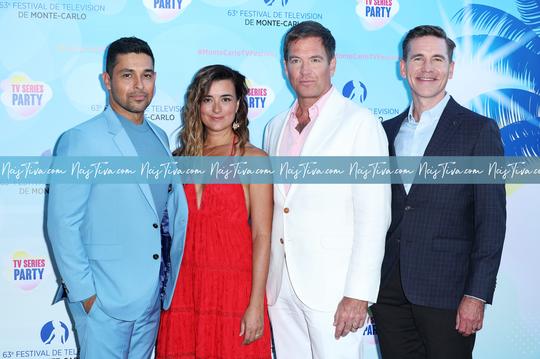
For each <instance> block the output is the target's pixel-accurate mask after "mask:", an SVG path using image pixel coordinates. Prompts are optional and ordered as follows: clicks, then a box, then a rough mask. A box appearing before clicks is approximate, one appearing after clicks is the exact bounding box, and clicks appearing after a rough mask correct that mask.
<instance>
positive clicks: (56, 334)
mask: <svg viewBox="0 0 540 359" xmlns="http://www.w3.org/2000/svg"><path fill="white" fill-rule="evenodd" d="M40 336H41V341H42V342H43V343H44V344H65V343H66V342H67V340H68V338H69V329H68V327H67V325H66V324H64V322H61V321H59V320H51V321H50V322H47V323H45V325H44V326H43V327H42V328H41V333H40Z"/></svg>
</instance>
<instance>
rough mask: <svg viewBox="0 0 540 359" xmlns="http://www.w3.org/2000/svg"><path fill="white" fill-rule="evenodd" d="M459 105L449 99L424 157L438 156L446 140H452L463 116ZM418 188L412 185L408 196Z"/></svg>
mask: <svg viewBox="0 0 540 359" xmlns="http://www.w3.org/2000/svg"><path fill="white" fill-rule="evenodd" d="M460 112H461V111H460V106H459V104H458V103H457V102H456V101H455V100H454V99H453V98H452V97H450V100H448V103H447V104H446V107H445V108H444V111H443V113H442V114H441V118H440V119H439V122H438V123H437V126H436V127H435V131H434V132H433V135H432V136H431V139H430V140H429V142H428V145H427V147H426V150H425V151H424V156H440V155H441V150H442V149H444V148H445V147H446V144H447V143H448V140H449V139H450V138H452V136H453V135H454V133H455V132H456V130H457V129H458V127H459V125H460V123H461V121H462V120H463V116H460V115H459V113H460ZM417 187H418V186H417V185H416V184H414V183H413V185H412V186H411V189H410V190H409V196H411V194H412V193H413V192H414V191H415V190H416V188H417Z"/></svg>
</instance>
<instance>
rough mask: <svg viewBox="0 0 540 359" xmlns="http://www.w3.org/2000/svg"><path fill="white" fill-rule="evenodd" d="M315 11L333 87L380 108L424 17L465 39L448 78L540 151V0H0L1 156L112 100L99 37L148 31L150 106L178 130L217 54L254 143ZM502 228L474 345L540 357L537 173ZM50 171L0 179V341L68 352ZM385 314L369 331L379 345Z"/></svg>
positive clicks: (21, 351)
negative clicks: (58, 297)
mask: <svg viewBox="0 0 540 359" xmlns="http://www.w3.org/2000/svg"><path fill="white" fill-rule="evenodd" d="M308 19H311V20H316V21H319V22H321V23H323V24H324V25H325V26H327V27H328V28H330V29H331V30H332V33H333V34H334V36H335V37H336V40H337V54H336V56H337V71H336V74H335V76H334V80H333V81H334V84H335V86H336V87H337V88H338V90H339V91H342V93H343V94H344V95H346V96H348V97H349V98H351V99H352V100H354V101H357V102H359V103H361V104H362V105H363V106H365V107H367V108H369V109H370V110H371V111H372V112H373V113H374V114H375V116H377V117H378V118H380V119H381V120H386V119H388V118H391V117H393V116H395V115H397V114H398V113H400V112H401V111H403V110H404V109H405V108H406V107H407V105H408V103H409V98H408V95H407V91H406V87H405V83H404V82H403V81H402V79H401V78H400V77H399V72H398V56H399V44H400V41H401V39H402V37H403V35H404V33H405V32H406V31H407V30H408V29H410V28H412V27H414V26H416V25H420V24H426V23H430V24H436V25H440V26H442V27H443V28H445V29H446V30H447V32H448V33H449V35H450V36H451V37H452V38H454V39H455V40H456V42H457V43H458V48H457V51H456V53H455V61H456V67H455V72H454V79H452V80H450V82H449V86H448V90H449V92H450V93H451V95H453V96H454V97H455V98H456V99H457V100H458V101H459V102H461V103H462V104H463V105H466V106H468V107H469V108H472V109H473V110H475V111H477V112H480V113H482V114H485V115H488V116H490V117H492V118H494V119H496V120H497V122H498V124H499V127H500V128H501V133H502V136H503V141H504V144H505V150H506V153H507V155H518V154H519V155H525V156H538V155H539V153H540V128H539V124H540V122H539V116H540V62H539V59H540V57H539V55H540V1H539V0H511V1H503V0H472V1H443V0H439V1H437V0H434V1H423V0H407V1H405V0H401V1H399V0H358V1H354V0H343V1H333V2H330V1H322V0H249V1H248V0H197V1H192V0H130V1H129V2H128V1H127V0H111V1H107V0H71V1H68V0H58V1H51V0H36V1H30V0H27V1H11V0H10V1H0V33H1V34H2V35H1V37H0V49H1V50H0V51H1V55H0V100H1V104H0V155H1V156H11V155H28V156H40V155H43V156H49V155H50V153H51V149H52V147H53V145H54V143H55V141H56V139H57V137H58V136H59V134H60V133H62V132H63V131H65V130H66V129H68V128H70V127H72V126H74V125H76V124H78V123H80V122H82V121H84V120H86V119H88V118H90V117H92V116H94V115H95V114H97V113H99V112H100V111H102V110H103V107H104V104H105V91H104V89H103V86H102V84H101V82H100V73H101V72H102V70H103V51H104V49H105V47H106V46H107V45H108V44H109V43H110V42H111V41H113V40H115V39H117V38H119V37H122V36H131V35H134V36H138V37H141V38H143V39H145V40H147V41H148V42H149V44H150V45H151V47H152V49H153V51H154V54H155V56H156V71H157V73H158V77H157V91H156V95H155V97H154V100H153V102H152V104H151V105H150V107H149V108H148V111H147V116H148V117H149V118H150V119H151V120H152V121H154V122H155V123H156V124H157V125H159V126H160V127H162V128H163V129H164V130H165V131H167V132H168V133H169V134H170V135H171V144H174V143H175V140H174V131H175V130H176V129H177V128H178V127H179V126H180V118H179V110H180V107H181V106H182V104H183V96H184V92H185V89H186V87H187V85H188V84H189V82H190V80H191V77H192V76H193V74H194V73H195V71H196V70H198V69H199V68H200V67H202V66H204V65H208V64H214V63H223V64H226V65H229V66H232V67H234V68H236V69H238V70H240V71H241V72H242V73H244V74H245V75H246V77H247V78H248V80H249V87H250V96H249V105H250V120H251V125H250V130H251V135H252V136H251V139H252V142H253V143H254V144H256V145H260V143H261V139H262V131H263V128H264V126H265V124H266V123H267V121H268V120H269V119H270V118H271V117H272V116H273V115H275V114H277V113H278V112H280V111H282V110H284V109H285V108H287V107H288V106H290V104H291V103H292V101H293V94H292V93H291V91H290V88H289V87H288V85H287V83H286V81H285V79H284V73H283V67H282V61H281V56H280V50H281V46H280V42H281V39H282V36H283V34H284V33H285V32H286V30H287V29H288V28H289V27H290V26H292V25H294V24H296V23H297V22H300V21H303V20H308ZM507 189H508V230H507V237H506V244H505V248H504V253H503V259H502V264H501V269H500V272H499V279H498V286H497V290H496V293H495V300H494V305H493V306H490V307H488V308H487V309H486V319H485V321H486V323H485V327H484V329H483V330H482V331H481V333H480V334H479V336H478V339H477V344H476V348H475V356H476V357H478V358H506V357H512V358H539V357H540V310H539V309H538V305H537V303H539V302H540V290H539V289H538V286H537V285H535V284H534V283H537V282H536V280H537V279H535V278H536V276H537V275H538V274H539V273H540V264H539V263H540V261H538V260H537V258H536V256H537V253H540V244H539V243H540V242H539V241H538V237H539V233H540V221H538V220H535V219H534V218H535V215H534V213H535V210H536V208H537V203H538V202H539V200H540V186H538V185H511V186H508V188H507ZM43 198H44V186H43V185H34V186H33V185H8V186H0V268H1V269H0V270H1V272H2V275H1V277H2V278H0V297H1V298H2V305H1V306H0V318H1V319H2V322H1V327H0V356H1V357H3V358H21V357H28V358H74V357H75V356H76V349H75V342H74V338H73V332H72V328H71V324H70V321H69V318H68V316H67V314H66V311H65V307H64V306H63V305H62V304H57V305H55V306H52V305H51V301H52V297H53V294H54V292H55V289H56V278H55V275H54V272H53V269H52V265H51V260H50V257H49V253H48V250H47V247H46V244H45V241H44V239H43ZM375 333H376V325H375V324H374V323H371V324H370V325H369V326H368V327H367V329H366V331H365V332H364V335H365V337H366V343H367V344H366V346H365V352H366V357H367V358H376V357H377V350H376V348H377V347H376V336H375Z"/></svg>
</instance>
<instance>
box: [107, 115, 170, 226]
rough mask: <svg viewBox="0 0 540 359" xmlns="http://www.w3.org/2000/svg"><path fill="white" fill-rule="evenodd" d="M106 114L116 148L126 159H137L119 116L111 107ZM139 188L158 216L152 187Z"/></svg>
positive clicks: (145, 184)
mask: <svg viewBox="0 0 540 359" xmlns="http://www.w3.org/2000/svg"><path fill="white" fill-rule="evenodd" d="M104 114H105V118H106V119H107V124H108V126H109V133H111V135H112V136H113V141H114V143H115V144H116V147H118V150H119V151H120V153H121V154H122V155H123V156H126V157H130V156H131V157H137V156H138V154H137V151H136V150H135V147H134V146H133V143H132V142H131V140H130V139H129V136H128V134H127V133H126V131H125V130H124V128H123V127H122V124H121V123H120V120H119V119H118V118H117V115H116V114H115V113H114V111H113V110H112V109H111V108H110V106H108V107H107V108H106V109H105V112H104ZM158 138H159V136H158ZM160 141H161V139H160ZM138 186H139V188H140V189H141V191H142V193H143V195H144V198H146V201H147V202H148V204H149V205H150V207H152V209H153V210H154V213H156V215H157V210H156V206H155V204H154V198H153V197H152V192H151V191H150V185H149V184H148V183H138Z"/></svg>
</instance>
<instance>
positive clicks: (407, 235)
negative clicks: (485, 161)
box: [372, 25, 506, 359]
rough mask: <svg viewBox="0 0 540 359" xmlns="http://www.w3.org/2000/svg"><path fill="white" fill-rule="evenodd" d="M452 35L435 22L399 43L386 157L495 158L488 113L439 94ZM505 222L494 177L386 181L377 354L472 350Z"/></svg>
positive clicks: (448, 67)
mask: <svg viewBox="0 0 540 359" xmlns="http://www.w3.org/2000/svg"><path fill="white" fill-rule="evenodd" d="M454 48H455V43H454V42H453V41H452V40H451V39H449V38H448V37H447V36H446V33H445V32H444V30H442V29H441V28H440V27H437V26H428V25H424V26H418V27H416V28H414V29H412V30H410V31H409V32H408V33H407V35H406V36H405V39H404V41H403V58H402V59H401V61H400V72H401V76H402V77H403V78H404V79H406V80H407V82H408V85H409V87H410V89H411V92H412V100H413V101H412V105H411V106H410V108H409V109H408V110H406V111H405V112H404V113H402V114H401V115H399V116H397V117H396V118H393V119H391V120H389V121H386V122H384V123H383V126H384V129H385V131H386V134H387V136H388V142H389V152H390V155H391V156H503V146H502V143H501V139H500V135H499V129H498V126H497V124H496V122H495V121H493V120H491V119H489V118H486V117H483V116H480V115H478V114H476V113H474V112H472V111H470V110H468V109H466V108H464V107H462V106H460V105H459V104H458V103H457V102H456V101H454V99H453V98H452V97H451V96H450V95H449V94H448V93H447V92H446V90H445V87H446V83H447V81H448V79H450V78H452V74H453V70H454V62H453V61H452V52H453V49H454ZM505 229H506V194H505V188H504V185H502V184H482V185H475V184H412V185H411V184H394V185H392V223H391V225H390V229H389V231H388V234H387V237H386V252H385V257H384V260H383V266H382V279H381V289H380V292H379V297H378V300H377V304H375V305H374V306H373V307H372V309H373V313H374V315H375V320H376V323H377V333H378V336H379V343H380V347H381V353H382V357H383V359H388V358H390V359H392V358H396V359H402V358H407V359H410V358H449V359H450V358H451V359H456V358H471V357H472V351H473V346H474V340H475V333H476V332H477V331H479V330H480V329H481V328H482V325H483V316H484V305H485V304H486V303H487V304H491V302H492V300H493V292H494V290H495V282H496V275H497V271H498V269H499V263H500V259H501V253H502V248H503V242H504V236H505Z"/></svg>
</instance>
